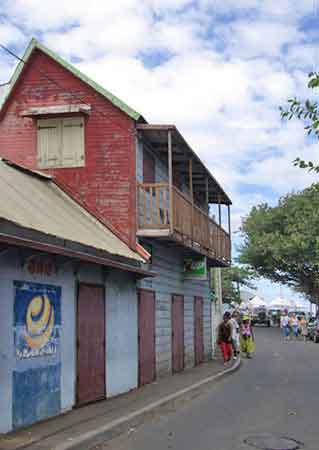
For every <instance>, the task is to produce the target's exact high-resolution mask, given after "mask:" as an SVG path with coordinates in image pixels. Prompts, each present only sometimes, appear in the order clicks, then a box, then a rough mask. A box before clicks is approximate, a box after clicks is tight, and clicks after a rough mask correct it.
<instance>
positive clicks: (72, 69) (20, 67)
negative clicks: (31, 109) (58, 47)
mask: <svg viewBox="0 0 319 450" xmlns="http://www.w3.org/2000/svg"><path fill="white" fill-rule="evenodd" d="M36 49H38V50H40V51H42V52H43V53H45V54H46V55H47V56H49V57H50V58H52V59H53V60H54V61H56V62H57V63H58V64H60V65H61V66H62V67H64V68H65V69H66V70H68V71H69V72H71V73H72V74H73V75H74V76H76V77H77V78H79V79H80V80H81V81H83V82H84V83H86V84H87V85H89V86H90V87H91V88H92V89H94V90H95V91H96V92H98V93H99V94H100V95H102V96H103V97H105V98H106V99H107V100H109V101H110V102H111V103H113V105H114V106H116V107H117V108H119V109H120V110H121V111H123V112H124V113H125V114H127V115H128V116H129V117H131V119H133V120H135V121H138V120H142V121H143V120H145V119H144V118H143V116H142V115H141V114H140V113H138V112H137V111H135V110H134V109H133V108H131V107H130V106H128V105H127V104H126V103H125V102H123V101H122V100H120V99H119V98H118V97H116V96H115V95H113V94H112V93H111V92H109V91H108V90H106V89H105V88H103V87H102V86H101V85H100V84H98V83H96V82H95V81H93V80H92V79H91V78H89V77H88V76H86V75H84V73H82V72H81V71H80V70H79V69H77V68H76V67H74V66H73V65H72V64H71V63H69V62H67V61H66V60H65V59H63V58H62V57H61V56H59V55H58V54H57V53H55V52H54V51H53V50H50V49H49V48H47V47H46V46H44V45H43V44H41V43H40V42H39V41H37V40H36V39H35V38H32V39H31V41H30V42H29V45H28V47H27V48H26V50H25V52H24V55H23V57H22V58H21V60H20V62H19V63H18V65H17V66H16V69H15V71H14V73H13V75H12V77H11V79H10V88H9V90H8V92H7V93H6V94H5V97H4V99H3V102H2V105H0V111H1V110H2V109H3V108H4V106H5V104H6V103H7V100H8V99H9V97H10V95H11V92H12V91H13V89H14V87H15V85H16V82H17V81H18V79H19V77H20V75H21V73H22V71H23V67H24V66H25V64H26V63H27V61H28V59H29V58H30V56H31V54H32V53H33V51H34V50H36Z"/></svg>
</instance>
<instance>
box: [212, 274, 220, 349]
mask: <svg viewBox="0 0 319 450" xmlns="http://www.w3.org/2000/svg"><path fill="white" fill-rule="evenodd" d="M211 286H213V287H214V293H215V295H216V299H215V301H214V302H212V308H211V321H212V349H213V357H214V356H215V354H216V340H217V335H216V333H217V327H218V325H219V323H220V322H221V320H222V315H223V296H222V275H221V269H220V267H216V268H214V269H211Z"/></svg>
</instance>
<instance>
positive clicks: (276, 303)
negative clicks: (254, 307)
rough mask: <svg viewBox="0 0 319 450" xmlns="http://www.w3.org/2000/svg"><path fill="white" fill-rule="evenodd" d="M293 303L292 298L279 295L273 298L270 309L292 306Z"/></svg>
mask: <svg viewBox="0 0 319 450" xmlns="http://www.w3.org/2000/svg"><path fill="white" fill-rule="evenodd" d="M292 307H293V304H292V302H291V301H290V300H286V299H284V298H282V297H277V298H275V299H274V300H272V301H271V302H270V304H269V308H270V309H284V308H287V309H288V308H292Z"/></svg>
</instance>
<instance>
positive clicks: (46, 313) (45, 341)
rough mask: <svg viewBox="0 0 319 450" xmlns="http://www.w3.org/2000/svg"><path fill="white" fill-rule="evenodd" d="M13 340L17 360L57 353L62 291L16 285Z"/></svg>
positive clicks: (35, 285) (31, 285) (17, 282)
mask: <svg viewBox="0 0 319 450" xmlns="http://www.w3.org/2000/svg"><path fill="white" fill-rule="evenodd" d="M14 287H15V301H14V336H15V352H16V357H17V358H18V359H25V358H32V357H38V356H48V355H54V354H56V353H57V350H58V347H59V344H60V331H61V288H60V287H56V286H49V285H44V284H38V283H29V282H24V281H15V282H14Z"/></svg>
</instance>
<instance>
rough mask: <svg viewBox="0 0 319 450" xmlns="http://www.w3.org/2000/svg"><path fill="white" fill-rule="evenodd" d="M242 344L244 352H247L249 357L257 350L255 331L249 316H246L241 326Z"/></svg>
mask: <svg viewBox="0 0 319 450" xmlns="http://www.w3.org/2000/svg"><path fill="white" fill-rule="evenodd" d="M240 334H241V338H240V345H241V350H242V352H243V353H246V356H247V358H251V356H252V353H254V351H255V342H254V333H253V329H252V326H251V323H250V320H249V317H247V316H245V317H244V318H243V322H242V324H241V328H240Z"/></svg>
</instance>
